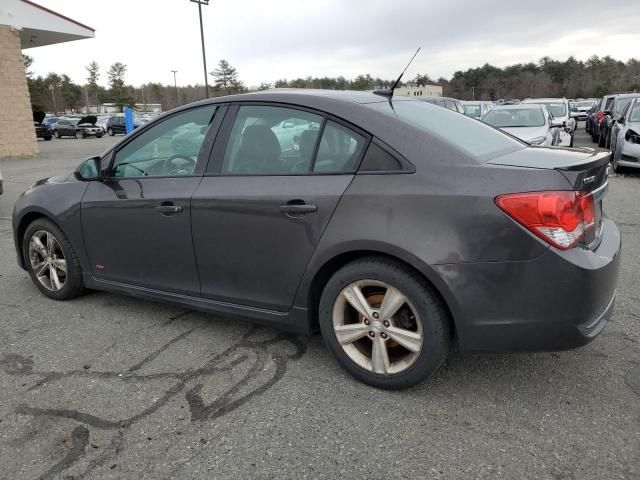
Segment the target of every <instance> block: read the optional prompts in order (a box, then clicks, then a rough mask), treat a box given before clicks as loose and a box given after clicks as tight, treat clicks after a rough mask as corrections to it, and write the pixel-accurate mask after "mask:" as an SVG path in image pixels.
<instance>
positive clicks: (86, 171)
mask: <svg viewBox="0 0 640 480" xmlns="http://www.w3.org/2000/svg"><path fill="white" fill-rule="evenodd" d="M74 174H75V177H76V178H77V179H78V180H81V181H83V182H90V181H93V180H100V157H92V158H88V159H87V160H85V161H84V162H82V163H81V164H80V166H79V167H78V168H77V169H76V171H75V172H74Z"/></svg>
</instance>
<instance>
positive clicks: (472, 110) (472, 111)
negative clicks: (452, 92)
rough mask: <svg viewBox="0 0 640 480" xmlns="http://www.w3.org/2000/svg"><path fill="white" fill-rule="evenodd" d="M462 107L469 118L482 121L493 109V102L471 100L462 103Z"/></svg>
mask: <svg viewBox="0 0 640 480" xmlns="http://www.w3.org/2000/svg"><path fill="white" fill-rule="evenodd" d="M462 107H463V108H464V114H465V115H466V116H467V117H471V118H475V119H476V120H480V119H481V118H482V117H484V116H485V115H486V114H487V112H488V111H489V110H491V109H492V108H493V102H485V101H474V100H471V101H465V102H462Z"/></svg>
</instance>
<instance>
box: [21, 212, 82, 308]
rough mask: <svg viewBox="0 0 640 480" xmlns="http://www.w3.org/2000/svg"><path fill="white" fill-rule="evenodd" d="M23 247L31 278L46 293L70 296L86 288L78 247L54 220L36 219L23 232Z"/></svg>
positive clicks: (58, 298) (55, 296)
mask: <svg viewBox="0 0 640 480" xmlns="http://www.w3.org/2000/svg"><path fill="white" fill-rule="evenodd" d="M22 247H23V255H24V258H25V263H26V265H27V270H28V271H29V275H30V276H31V280H32V281H33V283H34V284H35V285H36V287H37V288H38V290H40V292H42V293H43V294H44V295H46V296H47V297H49V298H53V299H55V300H69V299H71V298H74V297H77V296H78V295H80V294H82V293H83V292H84V286H83V283H82V268H81V266H80V261H79V260H78V258H77V256H76V253H75V250H74V249H73V246H72V245H71V243H70V242H69V240H68V239H67V237H66V236H65V234H64V233H62V231H61V230H60V229H59V228H58V227H57V226H56V225H54V224H53V223H52V222H51V221H49V220H47V219H44V218H40V219H37V220H34V221H33V222H32V223H31V224H30V225H29V226H28V227H27V229H26V231H25V233H24V237H23V242H22Z"/></svg>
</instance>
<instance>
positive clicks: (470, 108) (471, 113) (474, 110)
mask: <svg viewBox="0 0 640 480" xmlns="http://www.w3.org/2000/svg"><path fill="white" fill-rule="evenodd" d="M464 114H465V115H467V116H468V117H473V118H480V105H478V104H471V105H470V104H465V105H464Z"/></svg>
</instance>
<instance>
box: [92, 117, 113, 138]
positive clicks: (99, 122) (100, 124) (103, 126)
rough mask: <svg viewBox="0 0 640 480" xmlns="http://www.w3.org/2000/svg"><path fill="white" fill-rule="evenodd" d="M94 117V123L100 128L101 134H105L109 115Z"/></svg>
mask: <svg viewBox="0 0 640 480" xmlns="http://www.w3.org/2000/svg"><path fill="white" fill-rule="evenodd" d="M96 118H97V120H96V125H97V126H98V127H100V128H101V129H102V134H103V135H104V134H106V133H107V122H108V121H109V118H111V115H96Z"/></svg>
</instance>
